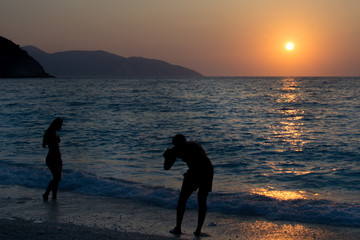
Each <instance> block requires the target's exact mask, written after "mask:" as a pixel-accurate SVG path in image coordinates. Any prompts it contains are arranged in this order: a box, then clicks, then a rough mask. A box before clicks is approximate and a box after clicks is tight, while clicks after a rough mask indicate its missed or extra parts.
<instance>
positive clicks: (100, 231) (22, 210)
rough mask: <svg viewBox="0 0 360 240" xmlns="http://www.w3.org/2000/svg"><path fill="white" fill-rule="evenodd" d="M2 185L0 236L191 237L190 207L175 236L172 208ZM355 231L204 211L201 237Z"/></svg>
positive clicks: (350, 235) (349, 234) (349, 235)
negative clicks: (47, 196) (52, 197)
mask: <svg viewBox="0 0 360 240" xmlns="http://www.w3.org/2000/svg"><path fill="white" fill-rule="evenodd" d="M0 189H1V193H2V194H1V198H0V239H194V237H193V235H192V232H193V230H194V229H195V226H196V218H197V212H196V211H195V210H193V209H189V210H188V211H187V212H186V213H185V217H184V223H183V234H182V235H180V236H174V235H172V234H170V233H168V231H169V230H170V229H171V228H172V227H173V226H174V223H175V214H176V211H175V209H167V208H161V207H158V206H153V205H151V204H149V203H146V202H138V201H134V200H131V199H120V198H112V197H101V196H91V195H84V194H76V193H71V192H60V193H59V197H58V198H59V199H58V200H57V201H48V202H44V201H43V200H42V199H41V194H42V190H41V189H33V188H25V187H21V186H10V185H0ZM359 235H360V229H359V228H350V227H340V226H330V225H325V224H308V223H307V224H305V223H299V222H292V221H275V220H273V221H270V220H267V219H263V218H259V217H253V216H252V217H250V216H238V215H231V214H227V215H225V214H221V213H216V212H208V215H207V219H206V220H205V224H204V227H203V233H202V236H201V237H200V239H209V240H210V239H224V240H225V239H227V240H230V239H254V240H255V239H322V240H330V239H340V240H341V239H344V240H345V239H346V240H351V239H354V240H355V239H358V236H359Z"/></svg>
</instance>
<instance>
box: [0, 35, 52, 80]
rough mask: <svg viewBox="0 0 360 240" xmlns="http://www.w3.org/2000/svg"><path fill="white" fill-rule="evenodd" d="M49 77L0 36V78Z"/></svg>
mask: <svg viewBox="0 0 360 240" xmlns="http://www.w3.org/2000/svg"><path fill="white" fill-rule="evenodd" d="M46 77H51V76H50V75H49V74H48V73H46V72H45V70H44V68H43V67H42V66H41V65H40V64H39V63H38V62H37V61H36V60H35V59H33V58H32V57H31V56H29V55H28V54H27V52H26V51H24V50H22V49H21V48H20V47H19V45H16V44H15V43H13V42H12V41H10V40H9V39H6V38H4V37H1V36H0V78H46Z"/></svg>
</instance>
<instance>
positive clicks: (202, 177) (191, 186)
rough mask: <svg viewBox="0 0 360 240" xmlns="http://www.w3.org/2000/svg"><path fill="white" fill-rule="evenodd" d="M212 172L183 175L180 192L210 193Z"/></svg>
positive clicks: (211, 170)
mask: <svg viewBox="0 0 360 240" xmlns="http://www.w3.org/2000/svg"><path fill="white" fill-rule="evenodd" d="M213 176H214V170H213V169H209V170H208V171H204V172H201V173H194V172H192V173H190V172H189V171H188V172H186V173H185V174H184V180H183V183H182V187H181V191H196V190H199V191H201V192H211V191H212V182H213Z"/></svg>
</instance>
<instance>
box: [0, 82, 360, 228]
mask: <svg viewBox="0 0 360 240" xmlns="http://www.w3.org/2000/svg"><path fill="white" fill-rule="evenodd" d="M0 89H1V94H0V106H1V108H0V119H1V124H0V184H1V185H9V186H22V187H26V188H30V189H44V190H45V188H46V186H47V184H48V182H49V180H50V179H51V173H50V171H49V170H48V168H47V166H46V164H45V157H46V155H47V149H44V148H42V136H43V134H44V132H45V130H46V129H47V128H48V127H49V125H50V123H51V122H52V120H53V119H54V118H56V117H61V118H63V121H64V123H63V128H62V129H61V131H59V132H58V134H59V136H60V138H61V143H60V148H61V153H62V159H63V176H62V181H61V183H60V187H59V196H58V197H59V198H61V192H72V193H79V194H86V195H93V196H107V197H110V198H115V199H116V198H118V199H130V200H134V201H140V202H144V203H146V204H151V205H156V206H159V207H163V208H176V204H177V199H178V195H179V191H180V187H181V183H182V179H183V174H184V173H185V172H186V170H187V166H186V164H185V163H183V162H182V161H181V160H180V159H178V160H177V161H176V162H175V164H174V166H173V168H172V169H170V170H168V171H165V170H164V169H163V162H164V158H163V152H164V151H165V150H166V149H167V148H171V147H172V145H171V138H172V136H174V135H175V134H178V133H182V134H184V135H185V136H186V138H187V139H188V140H192V141H197V142H199V143H200V144H201V145H202V146H203V147H204V149H205V150H206V152H207V154H208V156H209V158H210V159H211V161H212V164H213V165H214V170H215V176H214V184H213V191H212V192H211V193H210V194H209V197H208V211H209V212H219V213H222V214H231V215H238V216H258V217H262V218H266V219H270V220H286V221H287V220H290V221H299V222H303V223H320V224H328V225H337V226H349V227H360V78H356V77H199V78H182V79H116V78H53V79H0ZM40 198H41V196H39V199H40ZM196 207H197V201H196V194H194V195H193V196H192V197H191V198H190V199H189V202H188V208H193V209H196Z"/></svg>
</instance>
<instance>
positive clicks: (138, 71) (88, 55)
mask: <svg viewBox="0 0 360 240" xmlns="http://www.w3.org/2000/svg"><path fill="white" fill-rule="evenodd" d="M23 49H24V50H26V51H27V52H28V53H29V54H30V55H31V56H33V57H34V58H35V59H36V60H37V61H39V62H40V63H41V64H42V65H43V66H44V68H45V69H46V71H48V72H49V73H50V74H52V75H54V76H58V77H134V78H153V77H160V78H161V77H199V76H201V74H200V73H198V72H196V71H194V70H191V69H188V68H185V67H182V66H176V65H172V64H169V63H167V62H164V61H160V60H154V59H147V58H142V57H130V58H124V57H121V56H118V55H115V54H111V53H108V52H105V51H66V52H57V53H52V54H49V53H46V52H44V51H42V50H40V49H38V48H36V47H33V46H26V47H23Z"/></svg>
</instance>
